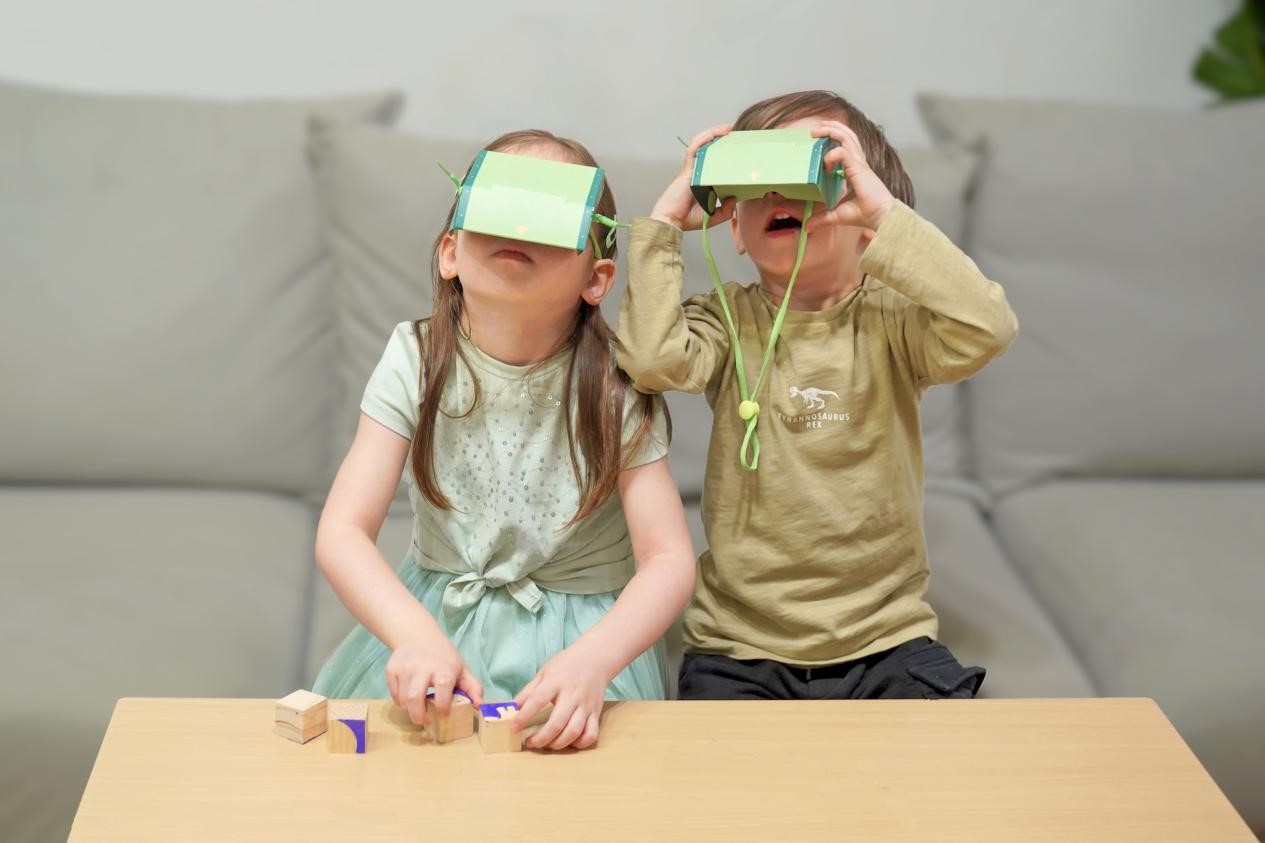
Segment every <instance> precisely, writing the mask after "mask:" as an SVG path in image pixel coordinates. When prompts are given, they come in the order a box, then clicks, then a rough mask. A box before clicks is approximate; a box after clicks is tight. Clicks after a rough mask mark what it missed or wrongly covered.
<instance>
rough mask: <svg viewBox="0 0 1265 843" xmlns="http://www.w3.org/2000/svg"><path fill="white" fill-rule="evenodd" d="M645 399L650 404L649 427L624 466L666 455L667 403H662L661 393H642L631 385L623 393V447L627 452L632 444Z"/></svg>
mask: <svg viewBox="0 0 1265 843" xmlns="http://www.w3.org/2000/svg"><path fill="white" fill-rule="evenodd" d="M645 399H648V403H649V404H650V428H649V430H647V431H646V437H645V439H643V440H642V442H641V448H640V449H638V451H637V453H636V454H634V455H633V456H632V458H631V459H630V460H629V461H628V463H627V465H626V466H625V467H626V468H636V467H637V466H639V465H646V464H648V463H652V462H654V461H655V460H659V459H663V458H664V457H666V456H667V455H668V444H669V439H670V438H671V437H670V436H669V434H668V429H669V427H670V426H671V423H670V421H669V419H668V405H667V404H665V403H664V401H663V396H662V395H642V394H641V393H639V392H636V391H635V390H633V389H632V388H631V387H629V389H628V392H627V393H625V395H624V432H623V443H622V445H623V449H624V451H625V452H627V450H628V448H629V446H630V445H631V444H632V438H633V435H634V434H635V433H636V432H637V426H638V425H639V424H641V407H642V406H643V404H642V402H643V400H645Z"/></svg>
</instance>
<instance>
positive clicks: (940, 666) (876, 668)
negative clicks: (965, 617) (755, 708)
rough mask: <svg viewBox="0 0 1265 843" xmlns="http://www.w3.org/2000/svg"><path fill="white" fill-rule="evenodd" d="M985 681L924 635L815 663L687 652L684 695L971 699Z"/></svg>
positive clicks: (706, 697)
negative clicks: (850, 656)
mask: <svg viewBox="0 0 1265 843" xmlns="http://www.w3.org/2000/svg"><path fill="white" fill-rule="evenodd" d="M983 682H984V668H982V667H963V666H962V664H961V663H960V662H958V660H957V659H956V658H954V657H953V654H952V653H950V652H949V648H948V647H945V646H944V645H943V644H941V643H939V642H938V641H932V640H931V639H930V638H925V637H924V638H915V639H913V640H912V641H906V642H905V643H904V644H901V645H899V646H897V647H893V648H892V649H890V650H885V651H884V652H881V653H875V654H874V655H872V656H866V657H865V658H863V659H856V660H855V661H848V662H840V663H838V664H832V665H828V666H825V667H812V668H804V667H792V666H790V665H786V664H782V663H781V662H775V661H770V660H767V659H752V660H739V659H731V658H729V657H728V656H714V655H709V654H707V653H688V654H686V656H685V661H684V662H683V663H682V664H681V688H680V695H681V699H683V700H879V699H914V700H923V699H926V700H937V699H950V698H961V699H970V698H971V697H974V696H975V694H976V693H978V692H979V689H980V685H981V684H983Z"/></svg>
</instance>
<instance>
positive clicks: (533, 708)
mask: <svg viewBox="0 0 1265 843" xmlns="http://www.w3.org/2000/svg"><path fill="white" fill-rule="evenodd" d="M554 696H555V694H554V693H553V692H551V690H550V689H545V688H539V687H538V688H536V689H535V690H534V691H532V692H531V693H530V694H528V695H527V696H526V698H525V699H524V700H523V701H522V702H520V703H518V715H517V716H516V717H515V718H514V721H515V722H514V723H512V724H511V725H510V729H511V730H512V731H515V732H521V731H523V729H525V728H526V727H527V724H528V723H530V722H531V721H532V718H534V717H535V716H536V715H537V714H539V713H540V711H541V709H543V708H544V707H545V706H547V705H549V703H551V702H553V701H554V700H553V698H554ZM515 702H517V700H515ZM556 710H557V708H556V707H555V711H556Z"/></svg>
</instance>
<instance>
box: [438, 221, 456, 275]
mask: <svg viewBox="0 0 1265 843" xmlns="http://www.w3.org/2000/svg"><path fill="white" fill-rule="evenodd" d="M439 277H440V278H442V279H444V280H445V281H451V280H452V279H454V278H456V277H457V232H455V231H450V232H448V233H447V234H445V235H444V236H443V239H441V240H440V241H439Z"/></svg>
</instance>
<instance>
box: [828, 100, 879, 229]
mask: <svg viewBox="0 0 1265 843" xmlns="http://www.w3.org/2000/svg"><path fill="white" fill-rule="evenodd" d="M813 137H815V138H830V139H831V140H833V141H837V142H838V143H839V146H837V147H835V148H834V149H832V150H830V151H829V152H827V153H826V156H825V158H823V159H822V160H823V162H824V163H825V165H826V166H827V167H829V168H831V169H834V168H835V167H838V166H842V167H843V171H844V174H845V175H846V176H847V183H846V188H847V193H845V194H844V197H843V200H842V201H841V202H840V203H839V204H838V205H836V206H835V207H834V208H832V209H830V210H829V211H821V212H818V213H814V214H813V216H812V218H811V219H809V221H808V231H809V232H810V233H811V232H812V230H813V229H814V228H816V227H817V226H819V225H830V224H832V223H833V224H837V225H856V226H861V227H863V228H869V229H877V228H878V227H879V223H881V222H882V221H883V217H884V216H886V214H887V209H888V208H890V207H892V203H893V202H895V201H896V197H895V196H892V192H891V191H890V190H888V189H887V185H885V184H883V180H882V179H880V178H879V177H878V176H877V175H876V174H875V172H874V171H873V170H871V169H870V165H869V163H868V162H867V161H866V160H865V151H864V150H863V149H862V148H861V139H860V138H858V137H857V134H856V132H854V131H852V129H851V128H849V127H848V126H845V125H843V124H842V123H840V122H839V121H837V120H826V121H823V122H822V124H821V125H820V126H818V127H817V128H816V129H813Z"/></svg>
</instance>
